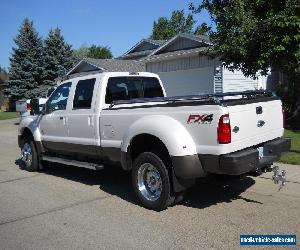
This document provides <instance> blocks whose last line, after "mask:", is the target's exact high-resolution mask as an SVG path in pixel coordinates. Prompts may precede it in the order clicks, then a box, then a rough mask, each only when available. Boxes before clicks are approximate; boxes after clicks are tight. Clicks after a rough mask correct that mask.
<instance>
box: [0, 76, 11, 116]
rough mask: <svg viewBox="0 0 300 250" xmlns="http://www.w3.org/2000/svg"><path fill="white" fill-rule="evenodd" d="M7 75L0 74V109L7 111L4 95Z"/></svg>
mask: <svg viewBox="0 0 300 250" xmlns="http://www.w3.org/2000/svg"><path fill="white" fill-rule="evenodd" d="M7 80H8V76H7V75H6V74H2V73H1V74H0V109H1V111H7V110H8V109H9V102H8V99H7V98H6V97H5V96H4V90H5V89H6V88H7V87H8V84H7Z"/></svg>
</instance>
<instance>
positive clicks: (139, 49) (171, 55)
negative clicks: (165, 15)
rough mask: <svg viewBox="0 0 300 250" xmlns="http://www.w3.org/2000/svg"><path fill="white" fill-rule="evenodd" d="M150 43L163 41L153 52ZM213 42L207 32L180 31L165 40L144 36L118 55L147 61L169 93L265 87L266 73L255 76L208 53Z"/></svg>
mask: <svg viewBox="0 0 300 250" xmlns="http://www.w3.org/2000/svg"><path fill="white" fill-rule="evenodd" d="M150 43H151V44H152V45H154V44H156V46H157V45H158V44H161V45H160V46H158V47H157V48H156V49H154V47H151V48H152V49H151V52H150V50H149V47H147V46H149V45H150ZM146 45H147V46H146ZM212 46H213V44H212V42H211V41H210V40H209V38H208V37H207V36H198V35H193V34H179V35H176V36H175V37H173V38H172V39H170V40H168V41H166V42H163V41H157V42H155V41H154V40H149V39H143V40H141V41H140V42H139V43H137V44H136V45H135V46H134V47H133V48H132V49H130V50H129V51H127V52H126V53H125V54H124V55H122V56H120V57H119V58H120V59H127V58H130V59H131V58H135V59H139V61H141V62H144V63H145V64H146V71H149V72H153V73H157V74H158V75H159V76H160V78H161V79H162V82H163V83H164V86H165V88H166V92H167V95H169V96H172V95H191V94H200V93H219V92H233V91H244V90H254V89H265V88H266V77H261V76H259V77H258V79H255V80H253V79H252V78H249V77H245V76H244V75H243V74H242V72H241V71H234V72H231V71H229V70H227V69H226V68H224V67H222V66H221V62H220V61H219V59H218V58H212V57H210V56H208V54H209V49H210V48H211V47H212ZM143 49H144V50H143ZM143 53H144V54H143ZM137 54H138V55H139V57H134V56H136V55H137ZM141 55H144V56H143V57H141Z"/></svg>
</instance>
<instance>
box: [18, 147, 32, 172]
mask: <svg viewBox="0 0 300 250" xmlns="http://www.w3.org/2000/svg"><path fill="white" fill-rule="evenodd" d="M21 160H22V161H23V162H24V164H25V165H26V167H30V166H31V164H32V148H31V146H30V144H29V143H28V142H26V143H24V145H23V147H22V150H21Z"/></svg>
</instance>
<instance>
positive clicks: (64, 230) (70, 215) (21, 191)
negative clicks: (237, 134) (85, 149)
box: [0, 120, 300, 249]
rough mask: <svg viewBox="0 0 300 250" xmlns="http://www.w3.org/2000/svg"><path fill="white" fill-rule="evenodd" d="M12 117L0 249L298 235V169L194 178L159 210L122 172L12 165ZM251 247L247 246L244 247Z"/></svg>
mask: <svg viewBox="0 0 300 250" xmlns="http://www.w3.org/2000/svg"><path fill="white" fill-rule="evenodd" d="M16 122H17V120H6V121H0V248H1V249H46V248H47V249H83V248H84V249H203V248H204V249H208V248H209V249H211V248H215V249H238V248H240V246H239V236H240V234H277V233H280V234H296V235H297V236H298V241H299V237H300V167H299V166H291V165H284V169H286V170H287V173H288V179H289V182H288V184H287V186H286V187H284V188H283V189H282V190H281V191H279V190H278V188H279V186H277V185H274V184H273V183H272V182H271V180H270V176H271V175H270V174H269V173H267V174H263V175H262V176H260V177H255V178H252V177H247V178H245V179H243V180H232V181H230V182H229V183H225V182H224V181H222V182H220V181H219V182H216V181H213V180H210V181H199V182H198V183H197V185H195V186H194V187H193V188H192V189H191V190H190V191H189V193H188V195H187V197H186V200H185V201H184V202H183V203H182V204H180V205H176V206H174V207H171V208H169V209H167V210H165V211H162V212H160V213H157V212H154V211H149V210H146V209H144V208H142V207H140V206H139V205H138V203H137V199H136V198H135V196H134V194H133V191H132V189H131V180H130V174H128V173H125V172H122V171H121V170H119V169H112V168H106V169H105V170H103V171H100V172H95V171H92V170H85V169H78V168H75V167H70V166H62V165H53V166H52V167H50V168H48V169H47V170H45V171H44V172H37V173H29V172H26V171H24V170H21V169H19V167H18V165H17V164H16V163H15V161H16V160H17V159H18V158H19V149H18V147H17V125H15V124H14V123H16ZM252 249H253V248H252Z"/></svg>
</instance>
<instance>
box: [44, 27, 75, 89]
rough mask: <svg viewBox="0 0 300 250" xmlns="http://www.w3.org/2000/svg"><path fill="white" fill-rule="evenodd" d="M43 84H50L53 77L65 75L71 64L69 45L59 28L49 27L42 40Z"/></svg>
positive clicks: (52, 81)
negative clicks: (43, 57) (43, 59)
mask: <svg viewBox="0 0 300 250" xmlns="http://www.w3.org/2000/svg"><path fill="white" fill-rule="evenodd" d="M44 48H45V50H44V52H45V61H44V65H45V72H44V84H45V85H46V86H49V85H52V84H53V83H54V79H55V78H57V77H59V76H63V75H65V74H66V73H67V72H68V70H70V69H71V67H72V66H73V57H72V49H71V45H69V44H68V43H66V42H65V40H64V37H63V36H62V34H61V31H60V29H59V28H56V29H54V30H53V29H51V30H50V32H49V34H48V37H47V38H46V39H45V42H44Z"/></svg>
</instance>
